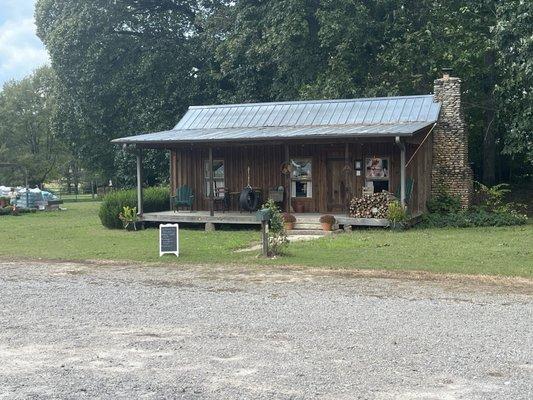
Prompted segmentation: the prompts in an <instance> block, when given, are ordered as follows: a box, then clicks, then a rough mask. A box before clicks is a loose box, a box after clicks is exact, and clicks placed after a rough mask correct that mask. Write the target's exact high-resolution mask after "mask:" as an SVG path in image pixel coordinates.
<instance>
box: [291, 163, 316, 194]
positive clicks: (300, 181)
mask: <svg viewBox="0 0 533 400" xmlns="http://www.w3.org/2000/svg"><path fill="white" fill-rule="evenodd" d="M291 168H292V169H291V196H292V197H313V182H312V179H311V178H312V175H311V159H310V158H299V159H292V160H291Z"/></svg>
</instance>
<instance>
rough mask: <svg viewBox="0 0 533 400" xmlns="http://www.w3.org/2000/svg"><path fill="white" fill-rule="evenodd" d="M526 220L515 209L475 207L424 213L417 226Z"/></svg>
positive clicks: (469, 224)
mask: <svg viewBox="0 0 533 400" xmlns="http://www.w3.org/2000/svg"><path fill="white" fill-rule="evenodd" d="M526 222H527V217H526V216H525V215H522V214H519V213H517V212H516V211H512V210H511V211H500V212H488V211H486V210H483V209H476V210H469V211H461V212H458V213H454V214H435V213H434V214H425V215H424V216H423V217H422V222H421V223H420V224H419V225H418V226H419V227H421V228H444V227H453V228H470V227H479V226H511V225H523V224H525V223H526Z"/></svg>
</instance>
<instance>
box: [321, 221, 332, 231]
mask: <svg viewBox="0 0 533 400" xmlns="http://www.w3.org/2000/svg"><path fill="white" fill-rule="evenodd" d="M320 225H322V230H323V231H324V232H331V231H332V225H331V224H328V223H326V222H322V223H321V224H320Z"/></svg>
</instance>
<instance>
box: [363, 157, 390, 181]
mask: <svg viewBox="0 0 533 400" xmlns="http://www.w3.org/2000/svg"><path fill="white" fill-rule="evenodd" d="M365 167H366V168H365V178H366V179H368V180H388V179H389V159H388V158H381V157H372V158H367V159H366V160H365Z"/></svg>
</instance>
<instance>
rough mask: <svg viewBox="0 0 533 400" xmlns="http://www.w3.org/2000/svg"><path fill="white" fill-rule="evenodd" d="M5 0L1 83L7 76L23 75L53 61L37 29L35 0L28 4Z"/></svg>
mask: <svg viewBox="0 0 533 400" xmlns="http://www.w3.org/2000/svg"><path fill="white" fill-rule="evenodd" d="M4 1H6V0H0V2H2V3H3V4H2V5H4V4H5V6H4V7H3V9H2V11H0V13H1V14H2V15H0V21H2V22H0V87H1V86H2V85H3V83H4V82H5V81H7V80H10V79H20V78H22V77H24V76H25V75H28V74H29V73H31V72H32V71H33V70H34V69H35V68H37V67H40V66H41V65H43V64H46V63H49V58H48V53H47V52H46V50H45V48H44V46H43V44H42V43H41V41H40V40H39V38H38V37H37V36H36V33H35V32H36V27H35V22H34V19H33V1H26V2H25V4H24V5H21V3H22V2H15V1H9V0H8V1H7V2H6V3H4ZM28 5H30V6H28ZM2 17H3V18H2Z"/></svg>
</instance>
